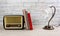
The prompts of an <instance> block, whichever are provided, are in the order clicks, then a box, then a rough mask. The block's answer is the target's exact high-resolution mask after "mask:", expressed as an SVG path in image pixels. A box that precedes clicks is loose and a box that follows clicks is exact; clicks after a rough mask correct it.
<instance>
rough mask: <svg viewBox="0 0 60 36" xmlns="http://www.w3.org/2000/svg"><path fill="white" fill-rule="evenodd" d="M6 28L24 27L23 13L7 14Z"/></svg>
mask: <svg viewBox="0 0 60 36" xmlns="http://www.w3.org/2000/svg"><path fill="white" fill-rule="evenodd" d="M3 27H4V29H23V28H24V18H23V15H6V16H4V17H3Z"/></svg>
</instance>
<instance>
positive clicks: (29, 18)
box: [28, 13, 33, 30]
mask: <svg viewBox="0 0 60 36" xmlns="http://www.w3.org/2000/svg"><path fill="white" fill-rule="evenodd" d="M28 22H29V29H30V30H33V25H32V19H31V15H30V13H28Z"/></svg>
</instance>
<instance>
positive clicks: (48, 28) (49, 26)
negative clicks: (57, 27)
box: [43, 6, 56, 30]
mask: <svg viewBox="0 0 60 36" xmlns="http://www.w3.org/2000/svg"><path fill="white" fill-rule="evenodd" d="M50 8H54V13H53V14H52V17H51V18H50V20H49V21H48V25H47V26H45V27H44V28H43V29H46V30H53V29H54V27H53V26H51V25H50V24H49V23H50V21H51V20H52V18H53V17H54V15H55V12H56V8H55V6H50Z"/></svg>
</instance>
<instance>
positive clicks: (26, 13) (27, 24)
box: [23, 10, 29, 29]
mask: <svg viewBox="0 0 60 36" xmlns="http://www.w3.org/2000/svg"><path fill="white" fill-rule="evenodd" d="M23 14H24V19H25V28H26V29H29V22H28V16H27V15H28V12H27V11H26V10H23Z"/></svg>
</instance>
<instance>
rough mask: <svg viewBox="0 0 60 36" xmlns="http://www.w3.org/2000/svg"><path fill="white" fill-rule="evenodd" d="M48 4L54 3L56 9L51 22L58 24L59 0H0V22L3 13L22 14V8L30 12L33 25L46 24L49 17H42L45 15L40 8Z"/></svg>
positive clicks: (59, 16)
mask: <svg viewBox="0 0 60 36" xmlns="http://www.w3.org/2000/svg"><path fill="white" fill-rule="evenodd" d="M50 5H54V6H55V7H56V9H57V11H56V15H55V17H54V18H53V20H52V21H51V24H54V25H55V24H57V25H58V24H60V0H0V22H2V21H3V20H2V19H3V16H4V15H11V14H12V15H13V14H14V15H17V14H19V15H22V9H27V10H28V11H30V12H31V16H32V20H33V24H34V25H37V24H38V25H42V24H44V25H46V24H47V21H48V18H50V17H48V18H44V16H46V15H45V14H44V13H45V12H44V11H43V10H41V9H44V8H48V7H49V6H50ZM50 15H51V14H49V16H50ZM1 24H2V23H1Z"/></svg>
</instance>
